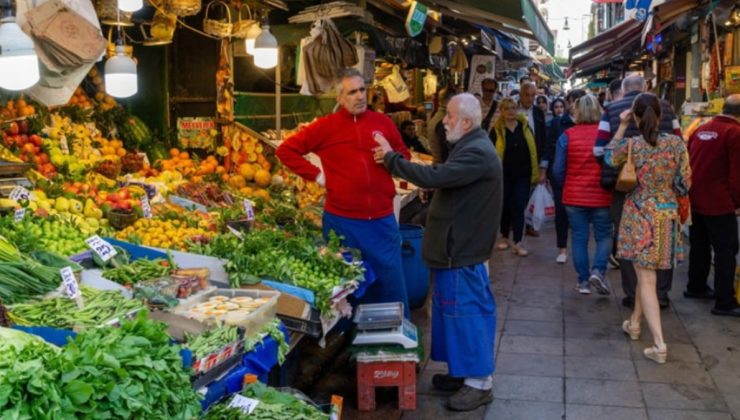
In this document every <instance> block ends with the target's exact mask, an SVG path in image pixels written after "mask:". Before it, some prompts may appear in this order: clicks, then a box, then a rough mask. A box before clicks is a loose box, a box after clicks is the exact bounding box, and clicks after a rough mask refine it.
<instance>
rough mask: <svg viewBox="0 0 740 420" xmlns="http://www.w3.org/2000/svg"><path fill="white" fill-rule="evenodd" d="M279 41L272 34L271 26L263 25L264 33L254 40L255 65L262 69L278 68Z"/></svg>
mask: <svg viewBox="0 0 740 420" xmlns="http://www.w3.org/2000/svg"><path fill="white" fill-rule="evenodd" d="M277 62H278V41H277V38H275V36H274V35H273V34H272V33H271V32H270V25H269V24H267V23H265V24H263V25H262V32H260V35H259V36H258V37H257V39H255V40H254V65H255V66H257V67H259V68H262V69H271V68H273V67H275V66H277Z"/></svg>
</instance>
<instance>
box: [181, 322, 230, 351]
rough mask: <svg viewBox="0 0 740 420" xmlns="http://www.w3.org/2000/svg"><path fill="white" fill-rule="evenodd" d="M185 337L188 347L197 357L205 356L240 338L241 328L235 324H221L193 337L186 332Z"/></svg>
mask: <svg viewBox="0 0 740 420" xmlns="http://www.w3.org/2000/svg"><path fill="white" fill-rule="evenodd" d="M185 339H186V342H187V344H186V345H185V346H186V347H188V348H189V349H190V350H191V351H192V352H193V354H195V358H196V359H202V358H203V357H205V356H207V355H209V354H211V353H213V352H215V351H217V350H220V349H222V348H223V347H224V346H226V345H227V344H231V343H233V342H234V341H237V340H238V339H239V328H238V327H235V326H228V325H225V326H220V327H217V328H214V329H212V330H206V331H204V332H203V334H200V335H198V336H197V337H193V336H192V335H190V334H188V333H185Z"/></svg>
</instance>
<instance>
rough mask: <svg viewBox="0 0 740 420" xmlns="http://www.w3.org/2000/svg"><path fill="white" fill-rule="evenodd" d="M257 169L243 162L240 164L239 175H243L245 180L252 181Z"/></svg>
mask: <svg viewBox="0 0 740 420" xmlns="http://www.w3.org/2000/svg"><path fill="white" fill-rule="evenodd" d="M254 173H255V170H254V168H253V167H252V165H250V164H248V163H242V164H241V165H239V175H241V176H243V177H244V179H245V180H247V181H251V180H253V179H254Z"/></svg>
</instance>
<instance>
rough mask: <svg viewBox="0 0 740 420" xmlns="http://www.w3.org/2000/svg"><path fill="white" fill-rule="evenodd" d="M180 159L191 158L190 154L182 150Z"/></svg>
mask: <svg viewBox="0 0 740 420" xmlns="http://www.w3.org/2000/svg"><path fill="white" fill-rule="evenodd" d="M180 159H183V160H185V159H190V154H189V153H188V152H180Z"/></svg>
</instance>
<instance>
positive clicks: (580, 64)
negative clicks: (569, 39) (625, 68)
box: [568, 19, 644, 76]
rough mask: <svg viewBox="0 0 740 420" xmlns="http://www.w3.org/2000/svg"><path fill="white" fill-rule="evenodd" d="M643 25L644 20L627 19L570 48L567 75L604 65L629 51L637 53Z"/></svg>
mask: <svg viewBox="0 0 740 420" xmlns="http://www.w3.org/2000/svg"><path fill="white" fill-rule="evenodd" d="M643 26H644V22H641V21H638V20H635V19H628V20H626V21H624V22H622V23H620V24H618V25H616V26H614V27H612V28H611V29H609V30H607V31H605V32H602V33H600V34H599V35H597V36H595V37H593V38H591V39H589V40H588V41H585V42H582V43H580V44H578V45H576V46H575V47H573V48H571V49H570V63H571V64H570V68H569V69H568V73H569V75H570V76H572V75H573V74H575V73H578V72H579V71H583V70H587V69H593V68H594V67H599V66H600V67H605V66H607V65H609V64H610V63H612V62H614V61H618V60H621V59H623V58H624V57H625V56H626V55H629V54H630V53H635V52H638V53H639V52H640V51H641V49H642V48H641V46H642V40H641V38H642V28H643Z"/></svg>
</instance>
